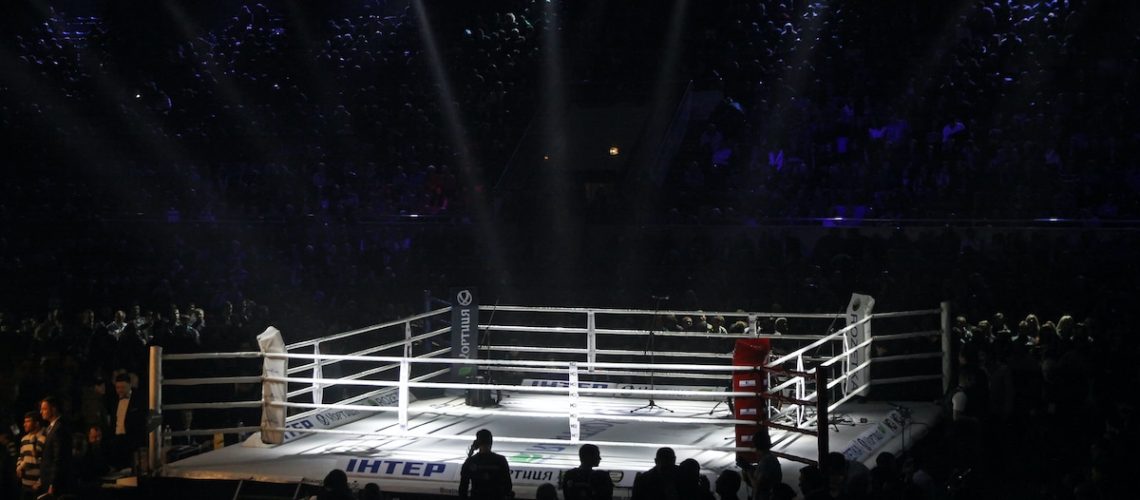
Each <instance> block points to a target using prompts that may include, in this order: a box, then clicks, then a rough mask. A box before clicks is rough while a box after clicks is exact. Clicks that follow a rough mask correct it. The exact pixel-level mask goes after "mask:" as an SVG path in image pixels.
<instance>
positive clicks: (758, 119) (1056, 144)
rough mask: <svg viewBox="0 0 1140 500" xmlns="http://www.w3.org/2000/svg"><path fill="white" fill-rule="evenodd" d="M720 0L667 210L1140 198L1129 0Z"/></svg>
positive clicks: (977, 206) (876, 209) (1096, 209)
mask: <svg viewBox="0 0 1140 500" xmlns="http://www.w3.org/2000/svg"><path fill="white" fill-rule="evenodd" d="M715 5H717V6H719V7H721V8H722V9H721V10H718V11H717V13H716V14H714V15H710V16H708V18H706V20H707V21H709V24H703V25H701V26H700V27H701V28H702V29H704V30H705V31H703V32H702V33H703V34H704V37H702V39H700V40H699V42H700V43H699V44H694V45H696V46H697V47H700V48H699V49H698V50H697V51H696V52H697V53H696V54H695V56H696V57H695V61H694V63H693V64H691V65H690V67H692V68H693V70H694V71H697V72H699V73H698V74H697V76H698V77H700V76H705V77H710V78H712V79H713V80H714V82H715V84H716V85H715V87H714V88H717V89H719V90H722V91H723V93H724V103H722V104H721V105H720V107H719V108H718V110H717V111H716V112H714V113H713V114H712V115H711V116H710V117H709V120H708V122H707V125H704V127H703V128H702V126H701V125H702V124H695V125H696V126H695V127H694V128H693V130H692V132H691V133H690V138H689V142H688V147H687V151H686V153H685V154H682V155H681V157H680V158H679V159H678V161H677V163H676V166H675V167H674V169H673V172H672V176H671V177H672V179H673V192H672V193H671V195H670V196H671V199H669V200H668V203H671V204H672V206H673V207H675V208H677V209H678V211H677V213H674V214H672V215H671V216H670V215H668V214H664V215H665V217H666V219H665V220H669V221H672V222H690V221H702V222H717V221H720V220H727V221H729V222H734V223H738V222H744V221H754V220H764V219H767V218H800V217H803V218H810V217H847V218H885V219H891V218H898V217H903V218H938V219H943V218H963V219H977V218H987V219H1037V218H1048V217H1061V218H1064V217H1071V218H1080V219H1120V218H1125V219H1127V218H1135V216H1136V215H1137V213H1138V210H1137V209H1138V207H1137V205H1136V199H1137V197H1136V193H1137V189H1138V188H1140V169H1138V166H1137V163H1136V158H1137V153H1138V152H1140V135H1138V134H1137V130H1140V127H1138V124H1137V122H1136V109H1137V108H1136V102H1135V98H1134V97H1133V96H1135V95H1137V93H1138V92H1137V90H1138V88H1137V85H1138V84H1140V80H1138V79H1137V76H1138V75H1137V70H1136V68H1137V67H1138V66H1140V65H1138V64H1137V59H1136V54H1137V53H1140V51H1138V49H1140V39H1138V38H1137V37H1136V36H1135V32H1134V30H1131V29H1130V28H1128V26H1129V25H1130V24H1131V23H1132V22H1134V20H1135V19H1136V18H1137V17H1136V9H1135V6H1128V7H1125V8H1122V9H1116V8H1108V7H1106V6H1103V5H1099V4H1097V3H1096V2H1084V1H1061V0H1058V1H1041V2H1021V1H1011V0H1000V1H995V2H986V1H978V2H966V3H962V4H954V3H943V4H939V5H934V6H928V5H923V4H917V3H915V2H905V1H891V2H874V3H867V2H844V1H841V2H812V1H787V2H744V1H742V2H718V3H716V4H715ZM702 8H703V5H702ZM698 81H701V80H698Z"/></svg>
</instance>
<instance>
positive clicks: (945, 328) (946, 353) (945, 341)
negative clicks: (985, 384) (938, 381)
mask: <svg viewBox="0 0 1140 500" xmlns="http://www.w3.org/2000/svg"><path fill="white" fill-rule="evenodd" d="M941 309H942V318H941V319H942V323H941V325H940V327H941V328H942V394H946V393H947V392H948V391H949V390H950V380H951V378H952V377H951V376H952V372H953V370H954V353H953V351H954V346H953V340H952V339H951V337H950V301H948V300H944V301H942V304H941Z"/></svg>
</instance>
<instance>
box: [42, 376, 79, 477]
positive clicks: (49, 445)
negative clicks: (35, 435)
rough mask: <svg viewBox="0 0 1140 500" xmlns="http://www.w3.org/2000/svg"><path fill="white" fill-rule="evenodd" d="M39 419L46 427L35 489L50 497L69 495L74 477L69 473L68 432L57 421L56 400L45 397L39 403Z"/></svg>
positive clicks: (64, 424) (60, 420)
mask: <svg viewBox="0 0 1140 500" xmlns="http://www.w3.org/2000/svg"><path fill="white" fill-rule="evenodd" d="M40 416H41V417H43V419H44V421H45V422H48V426H47V430H46V431H44V435H45V438H44V451H43V461H42V462H41V463H40V482H39V486H37V488H36V490H37V491H40V492H42V493H48V494H51V495H53V496H59V495H62V494H65V493H69V492H70V491H71V488H70V485H71V481H72V479H73V476H74V473H73V471H72V470H71V429H69V428H68V427H67V423H66V422H64V420H63V419H62V418H60V417H61V416H62V414H61V413H60V404H59V400H58V399H56V398H55V397H53V396H48V397H46V398H44V399H43V400H42V401H40Z"/></svg>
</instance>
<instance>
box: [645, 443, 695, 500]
mask: <svg viewBox="0 0 1140 500" xmlns="http://www.w3.org/2000/svg"><path fill="white" fill-rule="evenodd" d="M653 463H654V464H655V465H654V467H653V468H652V469H649V470H647V471H645V472H642V473H640V474H638V475H637V477H635V478H634V480H633V500H683V499H680V497H679V496H678V494H677V481H676V472H677V454H676V453H674V452H673V448H658V449H657V455H656V456H655V457H654V459H653Z"/></svg>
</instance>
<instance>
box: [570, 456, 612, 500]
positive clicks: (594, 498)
mask: <svg viewBox="0 0 1140 500" xmlns="http://www.w3.org/2000/svg"><path fill="white" fill-rule="evenodd" d="M578 461H579V465H578V467H575V468H573V469H570V470H568V471H566V473H565V474H563V475H562V484H561V486H562V496H563V498H564V499H565V500H609V499H611V498H613V496H614V484H613V480H611V479H610V475H609V473H607V472H606V471H602V470H596V469H595V467H597V466H598V465H599V464H601V462H602V454H601V451H600V450H599V449H598V447H597V446H596V445H592V444H584V445H582V446H581V447H580V448H578Z"/></svg>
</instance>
